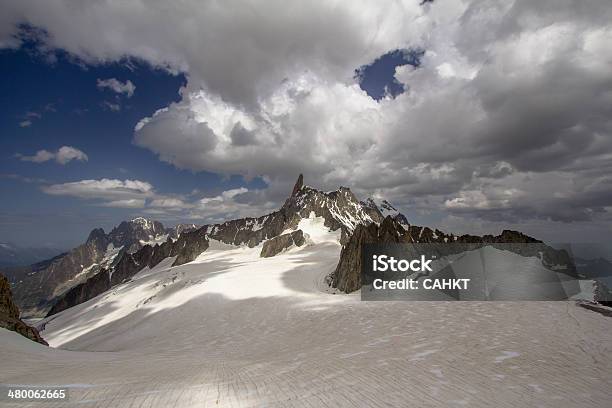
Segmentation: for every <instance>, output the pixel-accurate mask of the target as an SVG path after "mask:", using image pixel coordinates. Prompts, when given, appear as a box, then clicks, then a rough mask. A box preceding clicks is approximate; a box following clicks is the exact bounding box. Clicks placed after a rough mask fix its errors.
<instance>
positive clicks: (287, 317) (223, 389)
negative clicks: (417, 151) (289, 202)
mask: <svg viewBox="0 0 612 408" xmlns="http://www.w3.org/2000/svg"><path fill="white" fill-rule="evenodd" d="M299 227H300V228H302V229H303V231H304V232H305V233H306V234H308V239H307V242H308V244H307V245H306V246H304V247H301V248H292V249H290V250H288V251H286V252H283V253H282V254H280V255H278V256H275V257H272V258H259V251H260V250H261V247H255V248H251V249H250V248H247V247H240V248H236V247H233V246H228V245H225V244H221V243H212V245H211V247H210V249H209V250H208V251H206V252H205V253H203V254H202V255H201V256H200V257H198V259H196V260H195V261H194V262H192V263H189V264H186V265H182V266H179V267H175V268H170V264H171V262H172V260H171V259H168V260H166V261H164V262H162V263H161V264H159V265H158V266H156V267H155V268H153V269H145V270H143V271H141V272H140V273H139V274H138V275H136V276H135V277H134V279H133V280H132V281H131V282H128V283H125V284H123V285H120V286H118V287H116V288H114V289H113V290H112V291H110V292H108V293H105V294H103V295H101V296H99V297H97V298H95V299H92V300H90V301H88V302H86V303H84V304H81V305H78V306H76V307H74V308H72V309H69V310H66V311H64V312H62V313H59V314H58V315H56V316H53V317H52V318H51V319H50V320H49V321H48V322H47V324H46V328H45V330H44V331H43V332H42V334H43V336H44V337H45V339H46V340H47V341H49V343H50V344H51V345H52V346H54V347H57V348H45V347H42V346H39V345H37V344H35V343H32V342H30V341H28V340H26V339H24V338H22V337H20V336H19V335H16V334H14V333H12V332H8V331H5V330H0V342H1V344H2V347H1V348H0V361H1V362H2V369H1V370H0V383H4V384H16V385H18V384H53V385H63V386H67V387H69V388H70V396H71V399H70V401H68V402H58V403H48V404H40V403H31V404H30V405H31V406H37V407H40V406H54V407H69V406H78V407H173V406H176V407H194V406H204V407H206V406H212V407H217V406H219V407H260V406H266V407H319V406H324V407H325V406H328V407H336V406H347V407H377V406H402V407H405V406H415V407H446V406H470V407H474V406H477V407H489V406H496V407H516V406H544V407H580V406H606V404H608V403H609V401H610V400H612V391H611V390H612V376H611V375H610V374H611V373H612V355H611V353H610V351H611V349H612V331H610V330H609V328H610V324H611V323H612V321H611V320H610V319H609V318H606V317H604V316H601V315H599V314H597V313H593V312H590V311H587V310H584V309H582V308H577V307H576V306H575V305H574V303H572V302H487V303H485V302H452V303H451V302H361V301H360V300H359V296H358V295H354V294H353V295H340V294H335V295H333V294H330V293H327V292H326V291H325V290H323V285H322V283H321V282H322V280H323V278H324V277H325V275H327V274H328V273H329V272H330V271H331V270H333V269H334V268H335V266H336V263H337V260H338V255H339V252H340V245H339V244H338V242H337V239H338V236H337V234H335V233H330V232H328V231H326V230H325V229H324V227H323V226H322V220H320V219H316V218H311V219H307V220H302V222H301V223H300V225H299ZM9 406H10V405H9ZM15 406H20V407H23V406H28V404H27V403H25V404H24V403H19V404H18V405H17V404H16V405H15Z"/></svg>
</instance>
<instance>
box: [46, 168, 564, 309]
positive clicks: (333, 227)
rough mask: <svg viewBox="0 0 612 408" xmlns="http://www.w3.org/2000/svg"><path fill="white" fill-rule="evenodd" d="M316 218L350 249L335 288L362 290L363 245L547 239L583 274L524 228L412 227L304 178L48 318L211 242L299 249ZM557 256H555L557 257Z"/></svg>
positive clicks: (144, 257)
mask: <svg viewBox="0 0 612 408" xmlns="http://www.w3.org/2000/svg"><path fill="white" fill-rule="evenodd" d="M312 217H315V218H318V219H321V220H322V223H323V227H324V228H326V229H327V230H329V231H330V232H337V233H338V237H339V239H338V242H339V244H341V245H342V249H341V252H340V254H339V257H338V258H339V262H338V264H337V267H336V269H335V270H334V271H333V273H331V274H330V275H329V277H328V278H327V283H329V285H330V286H331V287H332V288H334V289H339V290H340V291H343V292H347V293H350V292H353V291H355V290H358V289H359V288H360V287H361V275H360V270H361V269H360V267H361V265H360V262H361V252H360V251H361V245H362V244H363V243H385V242H414V243H435V242H439V243H443V242H458V243H519V244H523V243H532V244H535V243H540V244H542V247H541V248H540V252H543V253H545V254H546V256H545V257H544V258H543V261H542V262H544V259H547V262H549V263H555V264H563V265H567V273H568V274H570V275H572V276H575V275H576V273H575V267H574V266H573V264H572V262H571V260H570V259H569V257H568V254H567V253H566V252H564V251H558V250H555V249H553V248H551V247H548V246H546V245H545V244H543V243H541V242H540V241H538V240H536V239H534V238H531V237H529V236H526V235H524V234H522V233H520V232H516V231H503V232H502V234H501V235H499V236H490V235H486V236H483V237H480V236H473V235H462V236H456V235H453V234H447V233H444V232H442V231H440V230H438V229H434V230H432V229H430V228H428V227H420V226H415V225H410V224H409V222H408V220H407V219H406V217H405V216H404V215H403V214H401V213H400V212H399V211H398V210H397V209H396V208H395V207H393V206H392V205H391V204H390V203H389V202H387V201H382V202H380V203H376V202H375V201H374V200H372V199H367V200H365V201H361V202H360V201H359V200H358V199H357V198H356V197H355V196H354V194H353V193H352V192H351V191H350V189H348V188H346V187H340V188H339V189H338V190H336V191H331V192H322V191H319V190H317V189H315V188H312V187H309V186H305V185H304V184H303V177H302V176H301V175H300V177H299V178H298V180H297V182H296V184H295V186H294V188H293V190H292V193H291V195H290V196H289V198H287V200H286V201H285V203H284V204H283V206H282V207H281V208H280V209H279V210H278V211H275V212H273V213H270V214H267V215H264V216H261V217H258V218H242V219H236V220H231V221H226V222H223V223H220V224H211V225H204V226H202V227H201V228H199V229H196V230H193V231H191V232H187V233H183V234H182V235H181V236H180V237H179V238H178V239H176V240H172V239H168V240H166V241H165V242H162V243H159V242H157V243H154V242H151V243H150V244H146V245H144V246H143V247H142V248H141V249H140V250H138V251H136V252H133V253H129V252H127V253H123V254H122V255H121V256H120V257H118V261H117V262H115V263H113V264H112V265H109V266H107V267H105V268H102V269H100V270H99V271H97V272H96V273H95V274H92V275H90V277H89V278H88V279H87V280H85V281H83V282H82V283H80V284H78V285H75V286H74V287H72V288H71V289H70V290H69V291H67V292H65V293H64V294H63V295H62V296H61V297H58V298H57V301H56V302H55V303H54V305H53V307H52V308H51V309H50V310H49V313H48V316H51V315H53V314H56V313H59V312H61V311H63V310H66V309H69V308H71V307H73V306H75V305H78V304H80V303H83V302H86V301H88V300H89V299H92V298H94V297H96V296H98V295H100V294H102V293H104V292H106V291H108V290H110V289H111V288H113V287H115V286H117V285H119V284H121V283H124V282H126V281H129V280H130V279H131V278H132V277H133V276H135V275H136V274H137V273H139V272H140V271H141V270H142V269H143V268H154V267H156V266H157V265H158V264H159V263H160V262H162V261H163V260H164V259H166V258H173V260H172V266H179V265H183V264H186V263H189V262H192V261H194V260H195V259H196V258H197V257H198V256H200V254H202V253H203V252H205V251H206V250H207V249H208V248H209V246H210V245H211V242H219V243H223V244H227V245H232V246H246V247H248V248H254V247H258V246H261V250H260V256H262V257H272V256H275V255H277V254H279V253H281V252H283V251H286V250H287V249H289V248H291V247H299V246H302V245H304V244H305V243H307V242H308V241H309V237H308V236H307V234H304V233H303V231H301V230H300V229H299V228H298V225H300V223H301V222H302V221H303V220H305V219H310V218H312ZM522 250H523V249H521V248H517V249H516V250H515V251H516V252H517V253H519V254H520V251H522ZM521 255H524V256H535V255H536V254H535V253H530V254H521ZM551 259H554V262H553V261H551Z"/></svg>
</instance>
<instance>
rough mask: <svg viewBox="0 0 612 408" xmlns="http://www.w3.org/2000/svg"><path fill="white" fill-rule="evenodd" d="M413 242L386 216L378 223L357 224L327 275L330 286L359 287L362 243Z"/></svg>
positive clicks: (395, 222) (350, 290)
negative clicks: (334, 265)
mask: <svg viewBox="0 0 612 408" xmlns="http://www.w3.org/2000/svg"><path fill="white" fill-rule="evenodd" d="M401 242H413V240H412V238H411V237H410V235H409V234H408V233H407V231H406V230H404V228H403V227H402V226H401V225H400V224H399V223H398V222H397V221H395V220H394V219H393V218H392V217H390V216H388V217H387V218H385V219H384V220H383V222H382V223H381V224H380V226H379V225H377V224H375V223H370V224H369V225H363V224H362V225H358V226H357V228H355V231H354V232H353V234H352V236H351V237H350V238H349V240H348V242H347V243H346V245H344V246H343V248H342V252H341V253H340V261H339V262H338V266H336V269H335V271H334V272H333V273H332V274H331V275H330V276H329V283H330V285H331V286H332V287H334V288H338V289H340V290H341V291H343V292H346V293H350V292H354V291H356V290H358V289H360V288H361V247H362V245H363V244H378V243H401Z"/></svg>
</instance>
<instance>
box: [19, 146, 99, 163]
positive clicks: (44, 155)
mask: <svg viewBox="0 0 612 408" xmlns="http://www.w3.org/2000/svg"><path fill="white" fill-rule="evenodd" d="M16 156H17V157H18V158H19V159H20V160H22V161H29V162H34V163H44V162H47V161H49V160H55V161H56V162H57V163H59V164H62V165H64V164H68V163H69V162H71V161H72V160H77V161H87V160H88V157H87V155H86V154H85V153H84V152H83V151H82V150H79V149H77V148H76V147H72V146H62V147H60V148H59V149H58V150H57V151H56V152H50V151H48V150H39V151H37V152H36V154H34V155H32V156H25V155H22V154H19V153H18V154H17V155H16Z"/></svg>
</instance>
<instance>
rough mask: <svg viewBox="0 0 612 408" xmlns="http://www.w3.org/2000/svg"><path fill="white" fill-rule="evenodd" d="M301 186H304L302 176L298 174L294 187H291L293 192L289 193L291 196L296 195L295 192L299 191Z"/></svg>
mask: <svg viewBox="0 0 612 408" xmlns="http://www.w3.org/2000/svg"><path fill="white" fill-rule="evenodd" d="M303 186H304V175H302V174H300V176H299V177H298V179H297V181H296V182H295V185H294V186H293V191H292V192H291V196H294V195H296V194H297V192H298V191H300V190H301V189H302V187H303Z"/></svg>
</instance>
